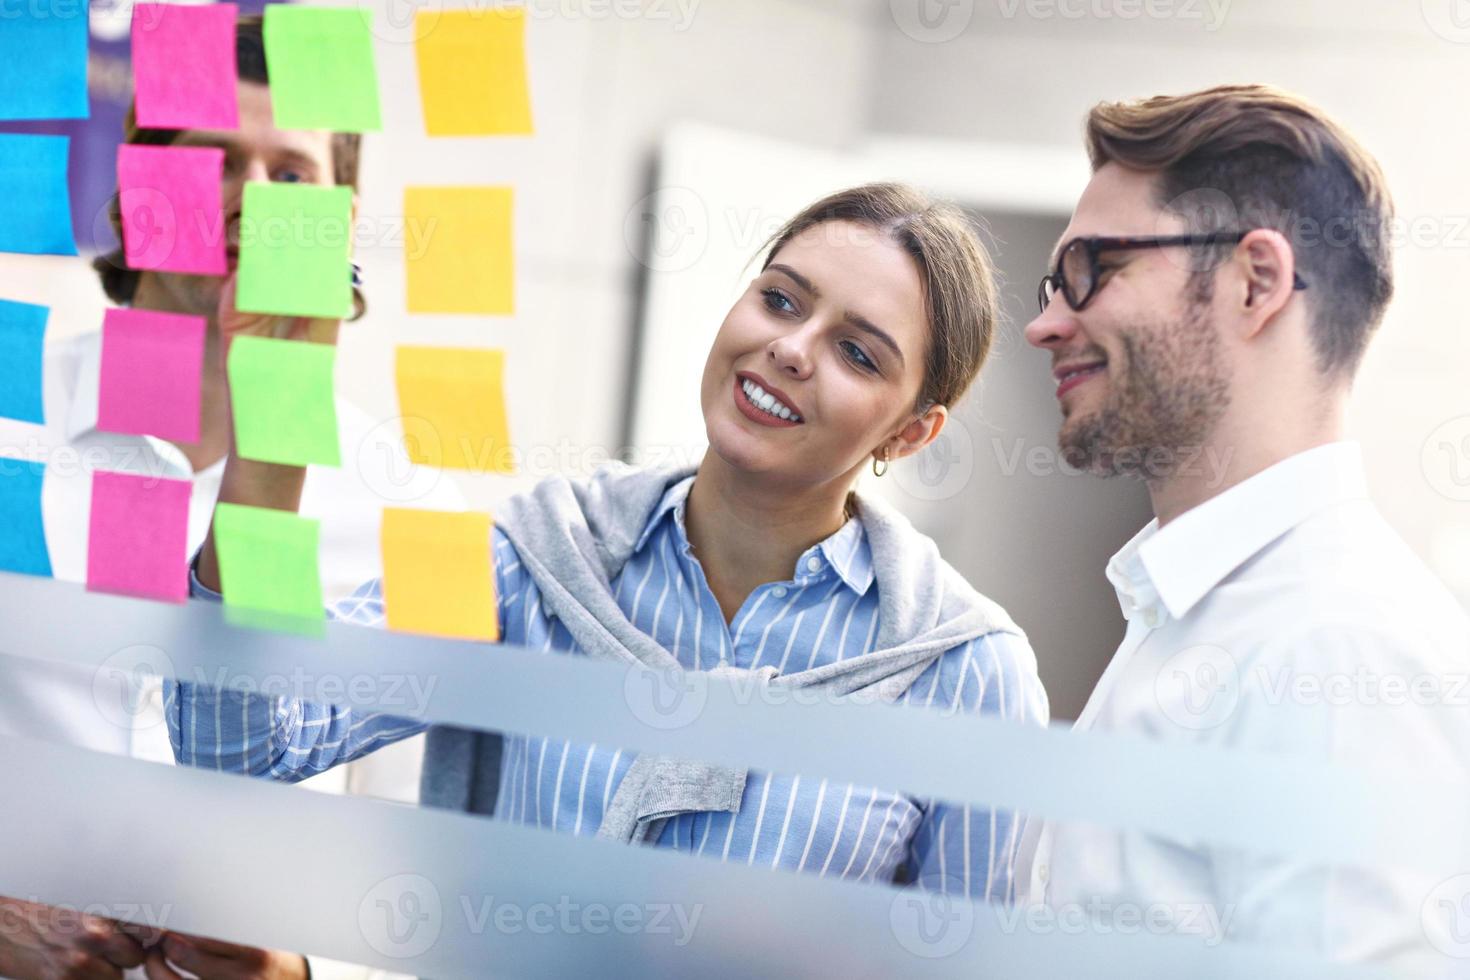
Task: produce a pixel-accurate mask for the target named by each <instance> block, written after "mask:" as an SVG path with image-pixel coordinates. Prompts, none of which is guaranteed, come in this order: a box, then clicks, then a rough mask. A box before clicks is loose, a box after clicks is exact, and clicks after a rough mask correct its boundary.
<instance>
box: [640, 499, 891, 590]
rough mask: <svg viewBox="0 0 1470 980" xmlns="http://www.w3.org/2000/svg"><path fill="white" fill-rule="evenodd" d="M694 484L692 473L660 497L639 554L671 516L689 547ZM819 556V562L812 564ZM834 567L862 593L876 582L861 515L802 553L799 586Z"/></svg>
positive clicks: (641, 537) (686, 548) (799, 560)
mask: <svg viewBox="0 0 1470 980" xmlns="http://www.w3.org/2000/svg"><path fill="white" fill-rule="evenodd" d="M693 486H694V477H692V476H689V477H685V478H684V479H682V480H680V481H679V482H677V483H674V484H672V485H671V486H670V487H669V488H668V489H667V490H665V491H664V495H663V497H662V498H660V499H659V502H658V505H657V506H656V507H654V508H653V512H652V513H651V514H650V515H649V516H648V523H647V524H645V525H644V526H643V532H642V533H641V534H640V535H639V536H638V542H637V544H635V545H634V546H633V551H634V553H635V554H636V553H637V552H640V551H642V550H643V548H644V547H645V546H646V545H647V544H648V539H649V538H650V537H652V536H653V532H654V531H656V530H658V528H659V526H660V525H661V524H662V523H663V522H664V521H665V520H668V519H670V515H672V520H673V521H674V526H675V527H676V528H677V533H678V535H679V539H680V541H681V542H682V544H683V549H684V551H685V552H686V553H687V552H688V550H689V536H688V533H687V532H686V531H685V529H684V505H685V503H686V502H687V501H688V499H689V490H690V488H691V487H693ZM812 559H816V562H817V564H816V565H813V564H812ZM829 568H830V569H832V570H833V571H835V572H836V573H837V576H838V577H839V578H841V579H842V581H843V582H844V583H845V584H846V585H847V587H848V588H850V589H852V590H853V591H854V592H856V593H857V594H858V595H863V594H864V593H866V592H867V591H868V588H869V586H871V585H872V584H873V578H874V573H873V555H872V551H871V549H870V548H869V547H868V534H867V531H866V530H865V529H864V528H863V522H862V521H861V520H860V519H859V518H857V517H852V518H849V519H848V521H847V523H846V524H843V525H842V527H840V528H838V529H837V531H836V532H835V533H834V534H832V535H830V536H829V537H827V538H825V539H823V540H822V541H819V542H817V543H816V544H814V545H812V546H811V547H810V548H808V549H807V550H806V551H804V552H802V555H801V557H800V558H798V559H797V561H796V569H795V572H796V574H795V578H794V579H793V581H794V582H796V584H797V585H806V584H808V583H810V582H813V581H815V580H817V579H819V578H821V577H822V576H823V575H825V574H826V572H827V569H829Z"/></svg>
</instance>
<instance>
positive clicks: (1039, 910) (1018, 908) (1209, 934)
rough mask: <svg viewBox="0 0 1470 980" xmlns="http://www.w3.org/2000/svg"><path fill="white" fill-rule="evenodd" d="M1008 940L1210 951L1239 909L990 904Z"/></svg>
mask: <svg viewBox="0 0 1470 980" xmlns="http://www.w3.org/2000/svg"><path fill="white" fill-rule="evenodd" d="M985 907H986V908H988V909H991V910H992V911H993V912H994V914H995V916H996V919H997V921H998V923H999V925H1000V930H1001V931H1002V932H1004V933H1006V934H1007V935H1011V934H1014V933H1016V932H1028V933H1031V934H1033V935H1064V936H1082V935H1096V936H1109V935H1119V936H1137V935H1141V934H1148V935H1153V936H1196V937H1198V938H1200V939H1202V940H1203V941H1204V945H1205V946H1206V947H1214V946H1218V945H1219V944H1220V943H1221V942H1223V941H1224V940H1225V935H1226V933H1227V932H1228V931H1229V929H1230V922H1231V920H1232V919H1234V918H1235V908H1236V907H1235V905H1233V904H1228V905H1224V906H1216V905H1214V904H1212V903H1209V902H1149V903H1146V904H1145V903H1139V902H1127V901H1118V900H1112V899H1108V898H1104V897H1102V896H1096V895H1094V896H1092V897H1090V898H1088V899H1087V900H1086V901H1085V902H1068V903H1064V904H1059V905H1042V904H1035V905H1014V906H1010V907H1006V906H1001V905H991V904H987V905H986V906H985Z"/></svg>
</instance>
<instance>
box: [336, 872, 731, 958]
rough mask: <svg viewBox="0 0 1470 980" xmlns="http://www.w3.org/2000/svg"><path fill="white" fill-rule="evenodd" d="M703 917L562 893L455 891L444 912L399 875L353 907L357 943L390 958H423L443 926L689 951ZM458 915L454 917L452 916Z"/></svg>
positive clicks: (690, 909) (686, 910)
mask: <svg viewBox="0 0 1470 980" xmlns="http://www.w3.org/2000/svg"><path fill="white" fill-rule="evenodd" d="M703 914H704V906H703V905H701V904H694V905H685V904H682V903H677V902H642V903H640V902H620V903H617V904H608V903H605V902H584V901H580V900H577V899H574V898H572V896H570V895H561V896H558V897H557V898H556V900H555V901H537V902H512V901H506V900H504V899H498V898H496V896H494V895H483V894H476V895H471V894H460V895H458V896H456V897H455V901H453V902H451V903H449V906H448V908H446V905H445V902H444V901H443V900H442V898H441V895H440V891H439V889H438V888H437V887H436V886H435V885H434V883H433V882H432V881H430V880H429V879H428V878H426V877H424V876H423V875H418V874H399V875H394V876H393V877H391V878H385V879H383V880H382V881H380V882H378V883H377V884H376V885H374V886H373V887H372V888H371V889H370V890H369V891H368V893H367V894H366V895H364V896H363V898H362V901H361V902H359V903H358V907H357V923H358V928H359V930H360V931H361V933H362V936H363V939H365V940H366V941H367V944H368V945H369V946H371V947H372V948H373V949H374V950H376V951H377V952H378V953H381V954H382V955H383V956H389V957H392V958H394V959H409V958H412V957H416V956H422V955H423V954H424V953H427V952H428V951H429V950H430V949H432V948H433V947H434V945H435V944H436V943H438V942H439V939H440V938H441V937H442V936H443V935H444V933H445V931H446V929H450V930H452V932H453V933H454V934H457V935H468V936H483V935H486V934H487V933H491V932H494V933H499V934H500V935H505V936H517V935H522V934H528V935H532V936H557V937H562V936H579V935H590V936H605V935H608V934H610V933H617V934H619V935H624V936H659V937H667V941H668V942H670V943H672V944H673V945H674V946H675V947H678V948H681V949H682V948H683V947H685V946H688V945H689V943H690V942H692V941H693V939H694V934H695V931H696V930H697V929H698V927H699V920H700V918H701V916H703ZM454 916H457V917H458V918H457V919H454V918H452V917H454Z"/></svg>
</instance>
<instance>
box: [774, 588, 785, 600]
mask: <svg viewBox="0 0 1470 980" xmlns="http://www.w3.org/2000/svg"><path fill="white" fill-rule="evenodd" d="M771 595H773V596H775V597H776V598H777V599H784V598H786V586H784V585H778V586H776V587H775V588H774V589H772V590H771Z"/></svg>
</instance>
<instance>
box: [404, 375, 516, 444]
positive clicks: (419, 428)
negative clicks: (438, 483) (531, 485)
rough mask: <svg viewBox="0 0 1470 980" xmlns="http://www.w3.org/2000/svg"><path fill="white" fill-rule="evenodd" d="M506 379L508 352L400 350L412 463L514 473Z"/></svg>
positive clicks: (407, 436) (405, 441) (405, 415)
mask: <svg viewBox="0 0 1470 980" xmlns="http://www.w3.org/2000/svg"><path fill="white" fill-rule="evenodd" d="M504 375H505V352H504V351H499V350H486V349H483V348H461V347H400V348H398V356H397V366H396V370H395V376H396V378H397V382H398V411H399V414H400V415H401V416H402V418H403V438H404V444H405V446H406V447H407V448H408V457H409V459H411V460H413V461H414V462H415V463H421V464H424V465H426V466H439V467H445V468H451V469H461V470H476V471H478V472H482V473H514V472H515V460H514V459H513V458H512V454H511V446H510V428H509V426H508V425H507V424H506V419H505V385H504Z"/></svg>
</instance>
